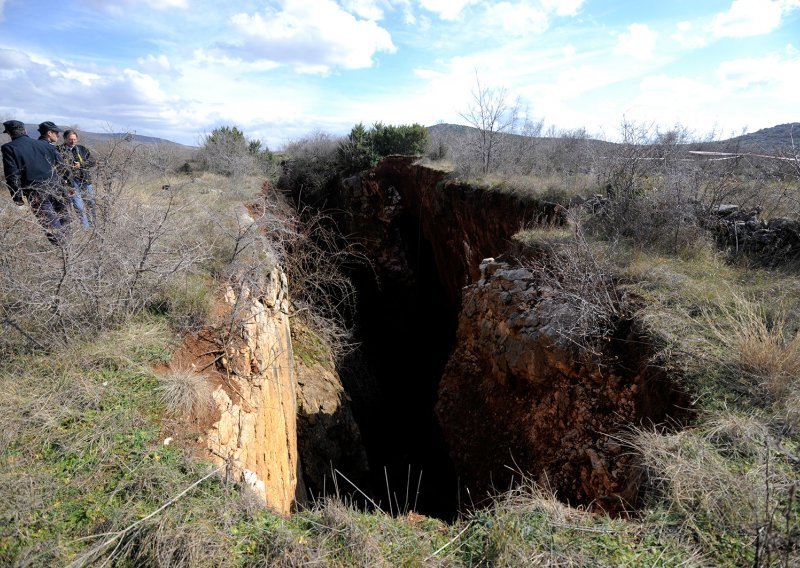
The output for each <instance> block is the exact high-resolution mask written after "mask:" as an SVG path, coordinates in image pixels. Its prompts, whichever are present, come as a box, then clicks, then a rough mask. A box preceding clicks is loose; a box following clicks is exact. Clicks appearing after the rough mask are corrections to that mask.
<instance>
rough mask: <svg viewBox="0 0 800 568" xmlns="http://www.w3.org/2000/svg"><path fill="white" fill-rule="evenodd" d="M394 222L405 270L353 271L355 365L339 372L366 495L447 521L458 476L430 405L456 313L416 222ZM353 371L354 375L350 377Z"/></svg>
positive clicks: (385, 505) (454, 507) (408, 219)
mask: <svg viewBox="0 0 800 568" xmlns="http://www.w3.org/2000/svg"><path fill="white" fill-rule="evenodd" d="M396 222H397V226H398V228H399V230H400V232H401V234H402V237H403V247H404V249H405V250H404V253H405V255H406V258H407V260H408V267H409V273H404V274H403V275H402V278H391V277H383V278H380V281H378V279H377V278H376V275H375V273H374V272H372V271H371V270H361V271H358V272H355V273H354V274H353V275H352V278H353V280H354V282H355V284H356V287H357V290H358V306H357V314H356V322H355V323H356V329H357V337H356V339H357V341H359V342H361V349H360V350H359V353H358V354H357V358H358V364H357V365H353V368H350V369H348V368H346V367H347V365H345V368H341V369H340V373H341V374H342V378H343V381H344V382H345V385H348V383H349V384H353V383H358V385H359V387H360V388H361V392H360V393H358V392H356V387H354V388H349V389H348V390H349V393H350V396H351V400H352V403H353V412H354V415H355V418H356V421H357V422H358V424H359V429H360V431H361V436H362V440H363V443H364V447H365V450H366V453H367V457H368V461H369V467H370V471H369V480H368V481H369V489H370V490H369V493H370V498H371V499H372V500H373V501H374V502H375V503H378V504H379V505H380V506H381V508H382V509H384V510H385V511H387V512H390V511H391V512H395V513H400V514H403V513H407V512H410V511H414V512H417V513H421V514H424V515H428V516H433V517H437V518H441V519H444V520H451V519H453V518H454V517H455V515H456V514H457V510H458V487H457V477H456V473H455V469H454V467H453V464H452V462H451V460H450V458H449V455H448V449H447V446H446V444H445V442H444V438H443V436H442V432H441V428H440V426H439V423H438V420H437V418H436V415H435V413H434V404H435V403H436V397H437V388H438V382H439V379H440V377H441V376H442V372H443V370H444V367H445V365H446V363H447V359H448V357H449V355H450V351H451V348H452V344H453V340H454V336H455V327H456V317H457V314H456V313H455V312H454V310H453V309H452V307H451V302H449V301H448V299H447V297H446V293H445V289H444V287H443V285H442V283H441V281H440V278H439V276H438V273H437V268H436V265H435V262H434V256H433V252H432V249H431V246H430V244H429V243H428V242H427V241H425V240H424V239H423V238H421V237H420V233H419V230H418V222H417V220H416V219H415V218H412V217H404V218H400V219H396ZM355 367H360V368H359V369H358V370H356V369H355ZM353 374H358V375H360V376H359V377H358V378H353V377H352V376H350V377H348V375H353ZM365 375H366V381H367V382H368V383H369V385H368V387H367V388H366V389H364V382H365ZM365 391H366V392H365ZM390 501H391V502H390Z"/></svg>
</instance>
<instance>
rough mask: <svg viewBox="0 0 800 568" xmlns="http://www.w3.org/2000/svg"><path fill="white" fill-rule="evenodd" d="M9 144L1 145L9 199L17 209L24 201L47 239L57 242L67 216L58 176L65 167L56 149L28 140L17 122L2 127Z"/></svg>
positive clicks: (0, 149) (26, 134) (61, 183)
mask: <svg viewBox="0 0 800 568" xmlns="http://www.w3.org/2000/svg"><path fill="white" fill-rule="evenodd" d="M3 127H4V130H3V132H4V133H5V134H8V135H9V136H10V137H11V142H7V143H5V144H3V146H2V148H0V151H2V155H3V173H4V174H5V179H6V184H7V185H8V190H9V191H10V192H11V198H12V199H13V200H14V203H16V204H17V205H24V204H25V201H24V200H23V197H24V198H25V199H27V200H28V203H29V204H30V206H31V210H32V211H33V213H34V215H36V218H37V219H38V220H39V222H40V223H41V224H42V225H43V226H44V228H45V231H46V233H47V238H48V239H50V241H51V242H53V243H57V242H59V240H60V238H61V236H62V234H63V232H64V229H65V228H66V225H67V223H69V216H68V215H67V210H66V206H65V201H64V198H65V193H66V191H65V187H64V183H63V180H62V179H61V177H60V175H59V172H61V171H64V170H65V169H66V168H65V165H64V162H63V161H62V160H61V157H60V156H59V154H58V151H57V150H56V147H55V146H53V145H52V144H50V143H49V142H47V141H42V140H33V139H31V138H30V137H28V133H27V132H26V131H25V125H24V124H23V123H22V122H20V121H18V120H9V121H6V122H4V123H3Z"/></svg>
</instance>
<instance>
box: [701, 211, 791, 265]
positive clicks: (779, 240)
mask: <svg viewBox="0 0 800 568" xmlns="http://www.w3.org/2000/svg"><path fill="white" fill-rule="evenodd" d="M760 214H761V211H760V210H759V209H751V210H742V209H741V208H740V207H739V206H737V205H720V206H718V207H717V208H716V209H714V211H712V214H711V216H710V217H709V218H708V219H706V223H705V224H706V225H707V226H708V227H710V228H711V229H712V230H713V231H714V232H715V234H716V236H717V240H718V242H719V243H720V244H721V245H722V246H724V247H725V248H727V249H728V250H729V251H730V252H731V253H732V254H734V255H741V254H746V255H747V256H749V257H750V258H751V259H752V260H753V261H754V262H755V263H756V264H759V265H762V266H770V267H775V266H778V265H781V264H785V263H789V262H796V261H798V260H800V222H798V221H795V220H792V219H783V218H775V219H762V218H761V217H760Z"/></svg>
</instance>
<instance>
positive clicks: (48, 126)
mask: <svg viewBox="0 0 800 568" xmlns="http://www.w3.org/2000/svg"><path fill="white" fill-rule="evenodd" d="M45 132H61V129H60V128H59V127H58V126H56V125H55V123H53V122H50V121H49V120H48V121H47V122H43V123H41V124H40V125H39V134H44V133H45Z"/></svg>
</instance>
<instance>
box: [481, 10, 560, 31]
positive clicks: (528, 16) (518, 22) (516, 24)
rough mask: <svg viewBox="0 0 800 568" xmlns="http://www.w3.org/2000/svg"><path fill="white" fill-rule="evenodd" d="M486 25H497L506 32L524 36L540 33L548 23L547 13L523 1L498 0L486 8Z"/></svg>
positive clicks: (545, 28)
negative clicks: (498, 0)
mask: <svg viewBox="0 0 800 568" xmlns="http://www.w3.org/2000/svg"><path fill="white" fill-rule="evenodd" d="M486 18H487V24H488V25H490V26H491V25H493V24H495V25H499V26H500V27H502V28H503V31H505V32H506V33H507V34H510V35H513V36H524V35H525V34H529V33H535V34H538V33H542V32H544V31H545V30H547V28H548V26H549V25H550V23H549V21H548V18H547V13H546V12H545V11H544V10H542V9H541V8H534V7H533V6H531V5H529V4H527V3H525V2H517V3H514V4H512V3H511V2H498V3H497V4H494V5H491V6H488V7H487V8H486Z"/></svg>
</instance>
